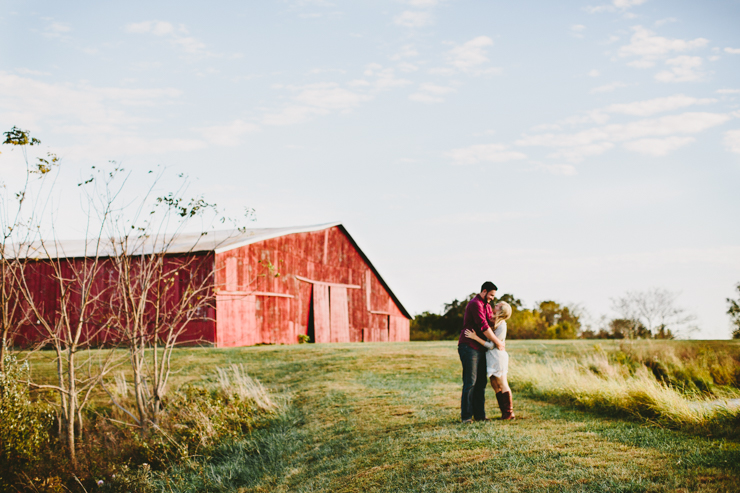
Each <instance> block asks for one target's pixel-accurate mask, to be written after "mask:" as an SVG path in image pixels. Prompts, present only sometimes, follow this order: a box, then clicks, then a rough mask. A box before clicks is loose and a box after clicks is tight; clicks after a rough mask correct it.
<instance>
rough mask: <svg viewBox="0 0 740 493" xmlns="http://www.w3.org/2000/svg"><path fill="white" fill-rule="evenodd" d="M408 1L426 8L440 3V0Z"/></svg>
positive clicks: (413, 5)
mask: <svg viewBox="0 0 740 493" xmlns="http://www.w3.org/2000/svg"><path fill="white" fill-rule="evenodd" d="M406 3H408V4H409V5H411V6H412V7H419V8H425V7H434V6H435V5H437V4H438V3H439V0H407V1H406Z"/></svg>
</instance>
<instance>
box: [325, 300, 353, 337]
mask: <svg viewBox="0 0 740 493" xmlns="http://www.w3.org/2000/svg"><path fill="white" fill-rule="evenodd" d="M329 312H330V316H331V320H330V325H331V342H349V307H348V306H347V288H344V287H340V286H330V287H329Z"/></svg>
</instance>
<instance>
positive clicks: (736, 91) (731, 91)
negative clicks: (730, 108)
mask: <svg viewBox="0 0 740 493" xmlns="http://www.w3.org/2000/svg"><path fill="white" fill-rule="evenodd" d="M715 92H716V93H717V94H740V89H717V90H716V91H715Z"/></svg>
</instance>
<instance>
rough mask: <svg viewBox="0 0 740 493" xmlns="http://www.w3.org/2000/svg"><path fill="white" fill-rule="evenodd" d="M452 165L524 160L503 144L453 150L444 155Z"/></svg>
mask: <svg viewBox="0 0 740 493" xmlns="http://www.w3.org/2000/svg"><path fill="white" fill-rule="evenodd" d="M446 155H447V157H449V158H451V159H452V161H453V163H454V164H477V163H480V162H491V163H505V162H508V161H515V160H519V159H526V158H527V156H526V154H524V153H521V152H517V151H511V150H509V148H508V146H506V145H504V144H478V145H472V146H470V147H463V148H460V149H454V150H452V151H450V152H448V153H446Z"/></svg>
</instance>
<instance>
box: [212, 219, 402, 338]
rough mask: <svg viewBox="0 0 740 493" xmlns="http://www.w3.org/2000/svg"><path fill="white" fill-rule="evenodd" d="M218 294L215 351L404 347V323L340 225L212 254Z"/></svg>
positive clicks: (399, 312)
mask: <svg viewBox="0 0 740 493" xmlns="http://www.w3.org/2000/svg"><path fill="white" fill-rule="evenodd" d="M270 265H272V266H274V268H275V272H273V271H271V270H270V268H269V266H270ZM276 273H277V274H279V276H277V277H276V276H275V274H276ZM234 288H235V289H234ZM253 292H257V293H258V294H250V293H253ZM216 293H217V295H216V313H217V321H216V334H217V335H216V342H217V345H219V346H240V345H245V344H255V343H267V344H295V343H296V342H297V341H298V336H299V335H302V334H305V335H310V336H312V340H314V341H315V342H345V341H346V342H380V341H408V340H409V317H408V316H407V315H406V314H404V312H402V311H401V309H400V308H399V306H398V304H397V303H396V302H395V301H394V299H393V298H392V296H391V294H390V293H389V291H388V289H387V288H386V287H385V285H384V284H383V283H382V281H381V280H380V279H379V278H378V276H377V275H376V274H375V272H374V269H373V268H372V266H371V265H369V263H368V262H367V261H366V260H365V258H364V256H363V255H362V254H361V252H360V251H359V250H358V248H357V247H356V245H355V244H354V242H353V241H352V240H351V239H350V238H349V236H348V235H347V234H345V232H344V230H343V228H342V227H341V226H335V227H332V228H328V229H325V230H323V231H314V232H309V233H296V234H289V235H285V236H281V237H278V238H273V239H269V240H264V241H261V242H258V243H253V244H250V245H245V246H243V247H239V248H235V249H233V250H228V251H226V252H223V253H217V254H216ZM276 295H283V296H291V297H290V298H288V297H283V296H281V297H279V296H276ZM251 304H253V305H254V311H251V310H250V309H241V308H239V307H245V306H248V305H251ZM223 313H228V314H229V317H228V318H226V317H225V316H222V314H223ZM238 328H240V329H241V330H238ZM310 332H313V333H312V334H310Z"/></svg>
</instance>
